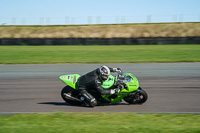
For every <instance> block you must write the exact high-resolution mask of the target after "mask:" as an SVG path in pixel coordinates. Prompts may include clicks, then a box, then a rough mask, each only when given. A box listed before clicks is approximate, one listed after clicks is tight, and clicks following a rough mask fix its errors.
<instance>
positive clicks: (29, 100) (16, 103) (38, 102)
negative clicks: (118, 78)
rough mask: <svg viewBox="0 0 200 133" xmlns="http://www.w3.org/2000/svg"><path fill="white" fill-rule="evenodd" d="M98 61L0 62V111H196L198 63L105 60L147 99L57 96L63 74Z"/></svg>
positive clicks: (199, 110)
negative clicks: (83, 101) (90, 104)
mask: <svg viewBox="0 0 200 133" xmlns="http://www.w3.org/2000/svg"><path fill="white" fill-rule="evenodd" d="M100 65H101V64H52V65H51V64H49V65H0V113H1V114H4V113H25V112H26V113H31V112H36V113H37V112H44V113H46V112H57V111H62V112H136V113H200V63H148V64H145V63H139V64H134V63H131V64H107V65H108V66H111V67H120V68H122V69H123V70H124V72H131V73H133V74H134V75H135V76H136V77H137V78H138V79H139V81H140V86H141V87H142V88H143V89H144V90H146V92H147V93H148V95H149V99H148V101H147V102H146V103H144V104H143V105H129V104H127V103H125V102H122V103H121V104H115V105H104V106H96V107H94V108H87V107H79V106H71V105H69V104H67V103H65V102H64V101H63V100H62V98H61V97H60V91H61V89H62V88H63V87H64V86H65V84H64V83H62V82H61V81H60V80H59V78H58V77H59V76H60V75H64V74H73V73H78V74H84V73H86V72H88V71H90V70H93V69H95V68H97V67H99V66H100Z"/></svg>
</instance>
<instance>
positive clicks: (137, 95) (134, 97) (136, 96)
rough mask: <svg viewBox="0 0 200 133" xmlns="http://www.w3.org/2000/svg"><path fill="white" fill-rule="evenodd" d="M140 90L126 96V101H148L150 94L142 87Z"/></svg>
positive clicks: (140, 102)
mask: <svg viewBox="0 0 200 133" xmlns="http://www.w3.org/2000/svg"><path fill="white" fill-rule="evenodd" d="M139 89H140V91H138V92H133V93H130V94H129V95H127V96H126V97H124V101H126V102H127V103H129V104H143V103H145V102H146V101H147V99H148V95H147V93H146V92H145V91H144V90H143V89H142V88H139Z"/></svg>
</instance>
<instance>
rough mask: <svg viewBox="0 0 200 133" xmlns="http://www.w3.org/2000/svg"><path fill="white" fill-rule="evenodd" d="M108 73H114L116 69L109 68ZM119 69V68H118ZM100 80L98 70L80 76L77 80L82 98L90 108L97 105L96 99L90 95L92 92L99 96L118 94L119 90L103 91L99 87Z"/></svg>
mask: <svg viewBox="0 0 200 133" xmlns="http://www.w3.org/2000/svg"><path fill="white" fill-rule="evenodd" d="M109 69H110V72H116V68H110V67H109ZM118 69H119V68H118ZM101 82H102V79H101V78H100V70H99V68H97V69H95V70H93V71H91V72H89V73H87V74H85V75H83V76H81V77H80V78H79V79H78V84H77V85H78V88H79V91H80V93H81V95H82V96H84V98H85V99H86V101H87V102H88V104H89V105H87V106H90V107H94V106H96V105H97V100H96V98H95V97H94V96H93V95H91V94H92V93H91V92H92V91H93V92H95V93H99V94H100V95H110V94H114V93H118V92H119V89H118V88H116V89H104V88H103V87H102V86H101Z"/></svg>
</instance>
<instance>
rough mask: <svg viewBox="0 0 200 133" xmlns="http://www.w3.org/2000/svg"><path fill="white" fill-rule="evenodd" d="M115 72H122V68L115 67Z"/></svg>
mask: <svg viewBox="0 0 200 133" xmlns="http://www.w3.org/2000/svg"><path fill="white" fill-rule="evenodd" d="M113 72H122V70H121V69H120V68H113Z"/></svg>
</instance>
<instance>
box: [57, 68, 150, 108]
mask: <svg viewBox="0 0 200 133" xmlns="http://www.w3.org/2000/svg"><path fill="white" fill-rule="evenodd" d="M79 77H80V75H79V74H70V75H62V76H60V77H59V78H60V79H61V81H63V82H64V83H65V84H67V86H65V87H64V88H63V89H62V91H61V97H62V98H63V100H64V101H66V102H67V103H69V104H71V105H83V104H84V103H86V101H85V99H83V98H82V96H81V95H80V93H79V91H78V87H77V81H78V78H79ZM101 86H102V87H103V88H104V89H112V88H116V87H119V88H120V92H119V93H117V94H113V95H97V94H98V93H96V92H95V90H93V91H92V92H89V93H91V94H92V95H93V96H94V97H95V98H96V99H97V101H98V104H104V103H111V104H112V103H121V102H122V99H123V100H124V101H126V102H127V103H129V104H143V103H144V102H146V101H147V99H148V95H147V93H146V92H145V91H144V90H143V89H142V88H141V87H140V86H139V82H138V79H137V78H136V77H135V76H134V75H132V74H131V73H122V72H120V73H118V74H117V75H116V76H113V75H109V76H108V79H107V80H106V81H104V82H102V83H101Z"/></svg>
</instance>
